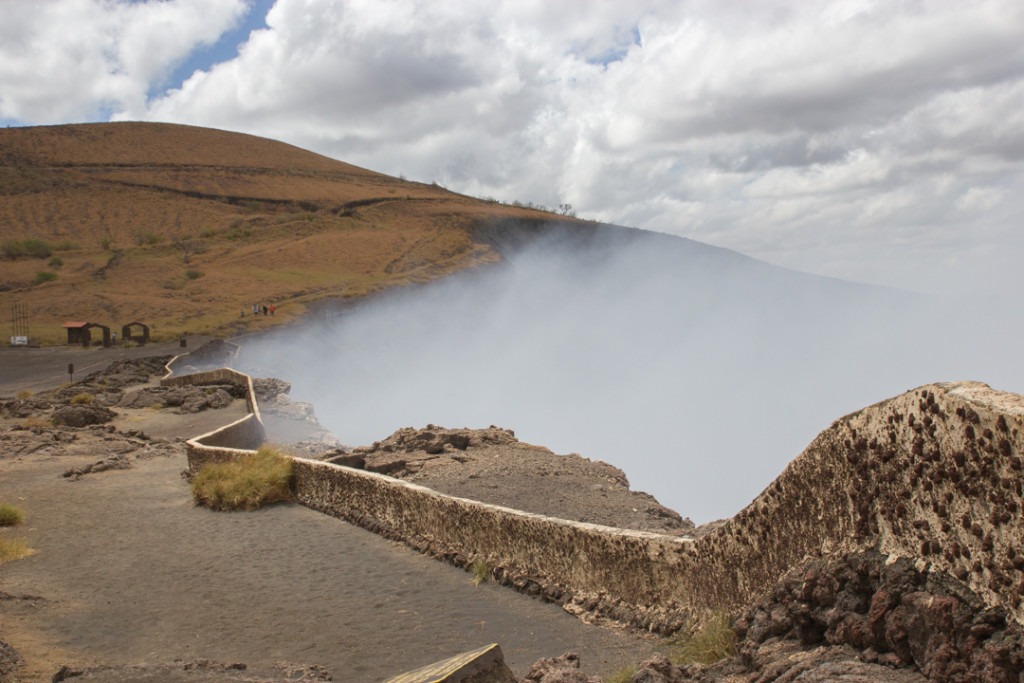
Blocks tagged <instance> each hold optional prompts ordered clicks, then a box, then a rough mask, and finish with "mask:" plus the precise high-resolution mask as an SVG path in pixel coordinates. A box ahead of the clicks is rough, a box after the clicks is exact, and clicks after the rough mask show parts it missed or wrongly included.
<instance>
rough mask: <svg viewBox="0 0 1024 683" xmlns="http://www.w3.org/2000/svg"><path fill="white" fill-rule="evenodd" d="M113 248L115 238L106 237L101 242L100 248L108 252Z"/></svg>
mask: <svg viewBox="0 0 1024 683" xmlns="http://www.w3.org/2000/svg"><path fill="white" fill-rule="evenodd" d="M113 246H114V238H113V237H104V238H103V239H101V240H100V247H101V248H103V249H104V250H106V251H109V250H110V249H111V248H113Z"/></svg>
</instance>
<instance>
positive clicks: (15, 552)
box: [0, 536, 35, 564]
mask: <svg viewBox="0 0 1024 683" xmlns="http://www.w3.org/2000/svg"><path fill="white" fill-rule="evenodd" d="M33 553H35V550H32V548H30V547H29V545H28V539H26V538H25V537H24V536H11V537H7V536H0V564H4V563H5V562H10V561H11V560H20V559H21V558H23V557H28V556H29V555H31V554H33Z"/></svg>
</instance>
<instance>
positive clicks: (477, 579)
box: [469, 559, 491, 586]
mask: <svg viewBox="0 0 1024 683" xmlns="http://www.w3.org/2000/svg"><path fill="white" fill-rule="evenodd" d="M469 571H470V573H471V574H472V575H473V585H474V586H479V585H480V584H481V583H485V582H486V581H487V577H489V576H490V575H491V568H490V567H489V566H488V565H487V563H486V562H484V561H483V560H479V559H478V560H473V562H471V563H470V565H469Z"/></svg>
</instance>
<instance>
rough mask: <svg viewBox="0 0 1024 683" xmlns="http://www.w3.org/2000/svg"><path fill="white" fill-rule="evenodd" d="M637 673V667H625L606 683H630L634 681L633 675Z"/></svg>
mask: <svg viewBox="0 0 1024 683" xmlns="http://www.w3.org/2000/svg"><path fill="white" fill-rule="evenodd" d="M635 673H636V667H635V666H624V667H622V668H621V669H619V670H618V671H616V672H615V673H613V674H612V675H611V677H610V678H608V679H607V682H606V683H629V682H630V681H632V680H633V674H635Z"/></svg>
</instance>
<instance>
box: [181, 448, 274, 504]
mask: <svg viewBox="0 0 1024 683" xmlns="http://www.w3.org/2000/svg"><path fill="white" fill-rule="evenodd" d="M291 483H292V459H291V458H290V457H288V456H287V455H284V454H283V453H281V452H280V451H278V450H275V449H273V448H270V447H268V446H262V447H261V448H260V449H259V451H257V452H256V453H254V454H252V455H245V456H242V457H240V458H238V459H237V460H233V461H230V462H223V463H212V464H209V465H207V466H205V467H204V468H203V469H202V470H200V471H199V474H197V475H196V476H195V477H194V478H193V479H192V497H193V498H194V499H195V501H196V503H197V504H200V505H205V506H207V507H210V508H213V509H214V510H256V509H258V508H260V507H263V506H264V505H269V504H270V503H276V502H279V501H286V500H293V499H294V496H293V495H292V491H291Z"/></svg>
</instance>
